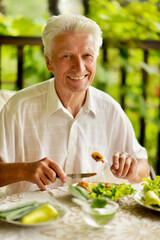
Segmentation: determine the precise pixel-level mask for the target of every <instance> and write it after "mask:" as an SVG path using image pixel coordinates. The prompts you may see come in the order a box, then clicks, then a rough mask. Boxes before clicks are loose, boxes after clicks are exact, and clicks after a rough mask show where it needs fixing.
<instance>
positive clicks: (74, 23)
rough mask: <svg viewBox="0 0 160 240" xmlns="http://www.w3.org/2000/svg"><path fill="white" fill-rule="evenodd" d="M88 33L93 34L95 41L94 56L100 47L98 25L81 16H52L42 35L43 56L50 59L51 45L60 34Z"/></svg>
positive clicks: (100, 38) (100, 39)
mask: <svg viewBox="0 0 160 240" xmlns="http://www.w3.org/2000/svg"><path fill="white" fill-rule="evenodd" d="M70 31H73V32H88V33H91V34H93V36H94V39H95V47H96V56H98V54H99V49H100V47H101V46H102V31H101V29H100V27H99V26H98V24H97V23H96V22H95V21H93V20H91V19H89V18H87V17H85V16H81V15H58V16H52V17H51V18H50V19H49V20H48V22H47V24H46V26H45V27H44V30H43V33H42V41H43V45H44V54H45V55H46V56H48V58H51V57H52V56H51V44H52V41H53V39H54V37H55V36H57V35H59V34H60V33H62V32H70Z"/></svg>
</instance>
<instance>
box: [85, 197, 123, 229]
mask: <svg viewBox="0 0 160 240" xmlns="http://www.w3.org/2000/svg"><path fill="white" fill-rule="evenodd" d="M118 207H119V205H118V203H116V202H114V201H112V200H108V203H107V204H106V206H105V207H103V208H92V207H91V205H90V204H87V205H86V204H85V205H84V207H83V206H82V210H83V219H84V221H85V222H86V223H87V224H88V225H90V226H92V227H96V228H109V226H108V222H109V221H111V220H112V219H113V217H114V215H115V213H116V210H117V208H118Z"/></svg>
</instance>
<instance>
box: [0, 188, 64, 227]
mask: <svg viewBox="0 0 160 240" xmlns="http://www.w3.org/2000/svg"><path fill="white" fill-rule="evenodd" d="M34 200H36V201H37V202H39V203H43V202H47V201H48V202H50V203H51V204H53V206H54V207H55V208H56V209H57V211H58V217H57V218H55V219H53V220H50V221H46V222H41V223H34V224H25V223H22V222H19V221H8V220H5V219H0V221H2V222H6V223H10V224H14V225H19V226H23V227H36V226H37V227H38V226H46V225H51V224H55V223H57V222H58V221H59V220H61V219H62V218H63V217H64V216H65V215H66V213H67V210H66V208H65V207H63V206H62V205H61V204H60V203H59V202H58V201H57V200H56V199H55V198H54V197H53V196H51V195H50V194H49V193H47V192H42V191H36V192H28V193H27V192H26V193H21V194H14V195H11V196H8V197H6V199H3V200H2V201H0V210H4V209H7V208H11V207H15V206H16V205H18V204H22V203H27V202H32V201H34Z"/></svg>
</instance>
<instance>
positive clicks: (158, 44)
mask: <svg viewBox="0 0 160 240" xmlns="http://www.w3.org/2000/svg"><path fill="white" fill-rule="evenodd" d="M121 44H122V45H123V44H124V45H125V46H129V44H128V43H126V42H125V43H121ZM2 45H14V46H16V47H17V48H18V54H17V59H18V65H17V66H18V69H17V79H16V87H17V89H22V88H23V48H24V47H25V46H26V45H37V46H40V47H41V48H42V47H43V46H42V40H41V38H40V37H10V36H0V88H1V83H2V79H1V62H2V58H1V46H2ZM135 45H136V48H141V49H142V51H143V60H144V62H145V63H148V57H149V49H155V50H157V51H159V50H160V41H152V40H151V41H150V40H148V41H140V42H137V43H135ZM115 47H116V46H115ZM131 47H132V45H131ZM134 47H135V46H134ZM107 48H108V42H107V39H104V43H103V47H102V51H103V62H104V63H105V62H107ZM120 71H121V76H122V77H121V86H122V87H123V86H125V85H126V77H127V71H126V69H125V68H123V67H122V68H121V69H120ZM147 82H148V74H147V72H146V71H145V70H144V69H142V83H143V86H144V88H143V90H142V91H143V93H142V95H143V97H144V99H146V98H147V93H146V86H147ZM125 97H126V96H125V94H123V95H122V96H121V106H122V108H123V109H124V110H125V108H126V103H125ZM157 109H158V111H159V116H160V96H159V106H158V107H157ZM145 132H146V122H145V119H144V117H141V118H140V139H139V141H140V143H141V144H142V145H144V141H145ZM159 146H160V131H159V133H158V139H157V159H156V160H157V172H158V173H159V174H160V147H159Z"/></svg>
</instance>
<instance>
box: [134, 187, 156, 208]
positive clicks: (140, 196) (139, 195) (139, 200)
mask: <svg viewBox="0 0 160 240" xmlns="http://www.w3.org/2000/svg"><path fill="white" fill-rule="evenodd" d="M143 196H144V195H143V193H142V191H139V192H136V194H135V195H134V199H135V201H136V202H137V203H139V204H140V205H142V206H143V207H146V208H149V209H152V210H155V211H158V212H160V208H159V207H154V206H149V205H146V204H145V202H144V200H143Z"/></svg>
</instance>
